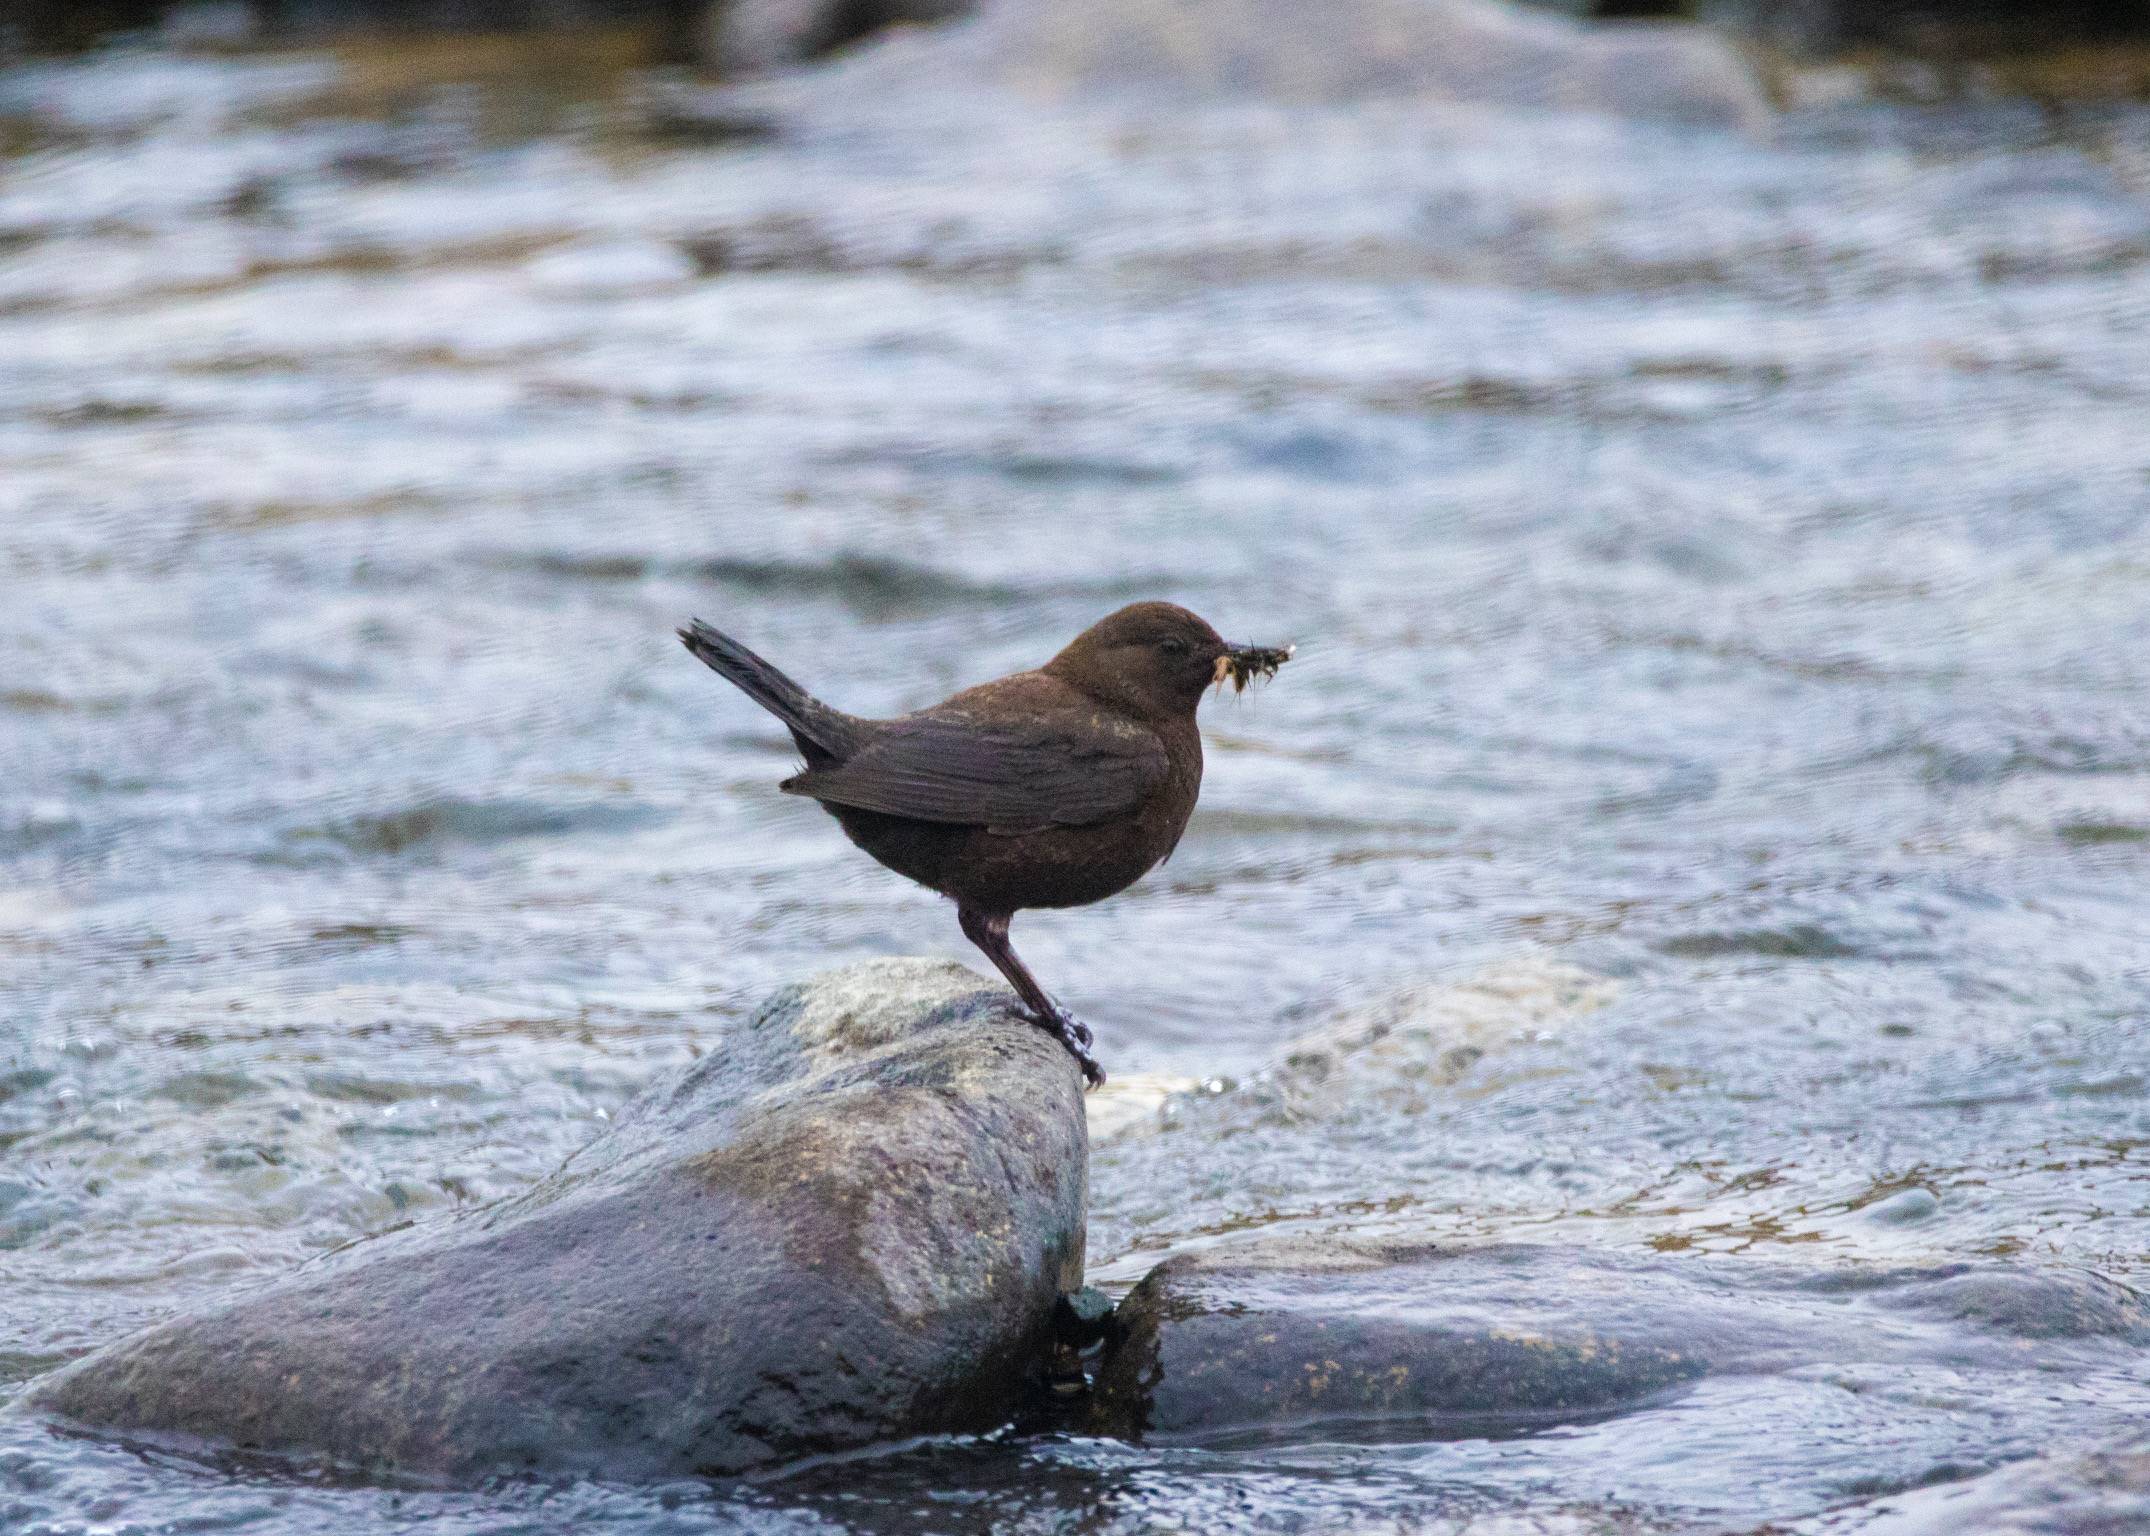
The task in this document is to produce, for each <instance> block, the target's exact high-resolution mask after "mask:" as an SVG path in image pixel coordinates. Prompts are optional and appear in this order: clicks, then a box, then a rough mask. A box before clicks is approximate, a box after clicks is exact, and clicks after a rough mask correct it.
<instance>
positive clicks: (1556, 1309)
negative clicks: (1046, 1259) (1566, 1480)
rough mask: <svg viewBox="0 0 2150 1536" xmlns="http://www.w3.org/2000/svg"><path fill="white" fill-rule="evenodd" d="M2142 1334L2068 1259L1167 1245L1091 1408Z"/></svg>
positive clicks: (1646, 1389) (1472, 1424)
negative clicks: (1175, 1250)
mask: <svg viewBox="0 0 2150 1536" xmlns="http://www.w3.org/2000/svg"><path fill="white" fill-rule="evenodd" d="M1937 1320H1945V1321H1946V1323H1947V1324H1948V1326H1941V1327H1937V1326H1936V1321H1937ZM2145 1341H2150V1310H2146V1309H2145V1307H2144V1305H2143V1303H2142V1301H2141V1300H2140V1298H2138V1297H2136V1296H2135V1295H2134V1294H2133V1293H2132V1292H2130V1291H2128V1290H2127V1289H2126V1288H2125V1287H2123V1286H2120V1285H2117V1284H2114V1283H2113V1282H2111V1281H2107V1280H2103V1279H2100V1278H2099V1277H2097V1276H2095V1275H2090V1274H2085V1273H2080V1272H2076V1271H2073V1270H2067V1269H2060V1268H2054V1269H2043V1268H2037V1267H2032V1266H2018V1265H1993V1264H1979V1265H1971V1264H1954V1265H1940V1266H1935V1267H1925V1268H1921V1267H1907V1268H1901V1269H1879V1270H1877V1269H1870V1268H1865V1267H1862V1266H1857V1265H1850V1264H1835V1265H1825V1266H1820V1267H1803V1266H1794V1265H1790V1264H1779V1263H1771V1262H1769V1261H1767V1260H1763V1259H1756V1258H1751V1257H1746V1258H1738V1259H1724V1260H1718V1259H1710V1258H1705V1257H1702V1256H1698V1255H1688V1256H1681V1257H1677V1258H1666V1257H1660V1256H1656V1255H1648V1256H1645V1255H1639V1254H1623V1253H1618V1252H1612V1251H1606V1250H1598V1249H1590V1248H1568V1247H1557V1246H1552V1245H1537V1244H1492V1245H1488V1246H1484V1247H1451V1246H1447V1245H1442V1244H1428V1243H1400V1242H1399V1243H1384V1242H1374V1241H1365V1240H1355V1239H1351V1238H1343V1237H1324V1238H1312V1237H1301V1238H1261V1237H1257V1238H1253V1239H1243V1240H1241V1241H1238V1242H1235V1243H1231V1244H1228V1245H1225V1246H1221V1247H1217V1248H1210V1249H1205V1250H1202V1251H1199V1252H1196V1253H1191V1254H1184V1255H1181V1256H1179V1257H1177V1258H1173V1259H1168V1260H1166V1261H1165V1262H1164V1263H1162V1264H1160V1265H1158V1266H1157V1268H1155V1269H1154V1270H1152V1271H1151V1272H1150V1273H1149V1275H1148V1276H1147V1277H1145V1278H1144V1279H1143V1281H1142V1283H1141V1284H1139V1285H1137V1286H1136V1287H1135V1288H1134V1290H1133V1291H1132V1292H1130V1293H1129V1295H1128V1297H1127V1299H1126V1300H1125V1301H1123V1302H1122V1303H1121V1304H1120V1307H1119V1310H1118V1312H1117V1313H1116V1314H1115V1315H1114V1317H1113V1320H1112V1323H1111V1325H1110V1328H1109V1333H1108V1343H1107V1345H1106V1352H1105V1355H1104V1357H1103V1359H1102V1361H1101V1362H1100V1365H1099V1368H1098V1372H1097V1379H1096V1387H1095V1390H1094V1392H1093V1393H1092V1396H1091V1401H1090V1410H1089V1411H1090V1422H1089V1428H1090V1429H1092V1430H1093V1431H1094V1432H1096V1433H1099V1434H1109V1435H1120V1436H1126V1437H1130V1438H1136V1437H1145V1436H1154V1437H1161V1438H1166V1439H1174V1440H1182V1441H1194V1442H1207V1443H1215V1442H1219V1441H1228V1442H1231V1443H1235V1444H1236V1443H1241V1442H1244V1441H1245V1440H1247V1439H1249V1438H1258V1439H1262V1440H1283V1439H1293V1438H1298V1439H1321V1440H1343V1439H1354V1438H1357V1439H1379V1440H1393V1439H1400V1438H1414V1439H1426V1440H1439V1439H1451V1438H1476V1437H1479V1436H1488V1437H1490V1436H1500V1435H1511V1434H1517V1433H1522V1432H1526V1431H1529V1430H1534V1429H1543V1428H1547V1427H1550V1426H1554V1425H1561V1424H1575V1423H1583V1422H1589V1421H1592V1420H1599V1419H1604V1418H1608V1417H1611V1416H1613V1415H1615V1414H1619V1413H1624V1412H1628V1411H1630V1410H1633V1409H1637V1408H1641V1407H1643V1406H1645V1405H1647V1404H1649V1403H1651V1402H1652V1401H1654V1400H1656V1399H1659V1398H1661V1397H1662V1396H1664V1395H1665V1394H1668V1393H1674V1392H1677V1391H1680V1390H1681V1389H1683V1388H1685V1387H1687V1386H1689V1385H1690V1384H1692V1383H1695V1382H1697V1381H1698V1380H1700V1379H1701V1378H1703V1377H1705V1376H1729V1375H1736V1376H1741V1377H1745V1378H1750V1379H1751V1378H1755V1377H1760V1376H1770V1375H1779V1374H1786V1373H1806V1374H1809V1375H1811V1374H1812V1373H1813V1372H1815V1371H1822V1372H1824V1373H1833V1374H1835V1375H1837V1376H1839V1377H1841V1378H1842V1379H1846V1380H1858V1379H1861V1373H1869V1372H1872V1373H1880V1374H1882V1375H1902V1374H1903V1373H1904V1372H1906V1371H1923V1370H1938V1371H1940V1372H1942V1373H1944V1374H1946V1375H1947V1376H1948V1377H1949V1378H1950V1379H1951V1380H1952V1381H1964V1380H1975V1379H1976V1373H1979V1372H1986V1371H1991V1372H1994V1373H1995V1374H1996V1377H1998V1376H1999V1375H2001V1374H2004V1373H2013V1372H2019V1371H2023V1370H2027V1369H2036V1370H2041V1371H2051V1372H2054V1373H2056V1374H2064V1373H2068V1372H2084V1371H2094V1370H2099V1369H2108V1368H2110V1366H2111V1362H2112V1361H2113V1360H2115V1359H2116V1358H2125V1356H2124V1353H2123V1352H2124V1351H2125V1350H2127V1349H2132V1348H2136V1347H2139V1346H2140V1345H2141V1344H2142V1343H2143V1342H2145ZM1963 1390H1965V1391H1969V1390H1971V1389H1970V1388H1969V1387H1965V1388H1964V1389H1963Z"/></svg>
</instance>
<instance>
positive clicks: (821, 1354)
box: [28, 960, 1088, 1481]
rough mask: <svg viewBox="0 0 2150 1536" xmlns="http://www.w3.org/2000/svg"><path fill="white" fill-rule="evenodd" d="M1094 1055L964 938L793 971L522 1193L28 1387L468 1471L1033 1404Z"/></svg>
mask: <svg viewBox="0 0 2150 1536" xmlns="http://www.w3.org/2000/svg"><path fill="white" fill-rule="evenodd" d="M1087 1176H1088V1148H1087V1142H1086V1138H1085V1131H1084V1123H1083V1100H1082V1083H1081V1078H1080V1076H1079V1075H1078V1073H1077V1072H1076V1070H1075V1067H1074V1064H1073V1062H1072V1060H1071V1059H1070V1058H1069V1056H1068V1054H1067V1053H1066V1052H1065V1051H1064V1050H1062V1049H1061V1048H1060V1046H1059V1045H1058V1043H1057V1042H1055V1041H1054V1040H1052V1039H1051V1038H1050V1037H1048V1036H1047V1035H1046V1034H1045V1033H1044V1032H1043V1031H1041V1030H1039V1029H1037V1028H1036V1027H1035V1026H1034V1025H1032V1024H1030V1023H1029V1022H1027V1021H1026V1020H1025V1019H1024V1018H1023V1017H1022V1016H1021V1015H1019V1014H1018V1013H1016V1012H1015V1011H1014V1007H1013V1000H1012V999H1011V998H1010V997H1009V996H1008V994H1007V993H1006V992H1004V991H1003V990H1001V989H1000V988H998V987H993V986H988V985H986V984H985V983H984V982H983V981H982V980H981V979H980V978H979V977H978V976H977V975H976V974H974V973H973V972H970V971H968V970H965V969H964V968H963V967H961V966H958V965H954V964H951V963H947V962H936V961H923V960H887V961H876V962H871V963H868V964H864V965H858V966H853V967H850V968H848V969H845V970H841V971H837V972H833V973H831V974H828V975H825V976H821V977H818V978H816V979H814V980H811V981H808V982H806V983H803V984H801V985H798V986H794V987H791V988H788V989H786V990H785V991H782V992H779V993H777V994H776V995H775V996H774V997H772V998H771V999H769V1001H768V1002H766V1003H765V1004H764V1005H763V1006H762V1007H761V1008H760V1010H759V1011H758V1012H756V1013H755V1015H754V1016H753V1017H752V1018H751V1019H750V1020H748V1021H747V1022H746V1023H745V1024H743V1025H742V1026H740V1027H739V1028H738V1029H736V1030H735V1031H733V1032H731V1033H730V1034H728V1035H727V1036H726V1038H725V1039H724V1040H723V1041H722V1042H721V1043H720V1044H719V1045H718V1047H717V1048H716V1049H715V1050H713V1051H712V1052H711V1053H710V1054H709V1055H707V1056H705V1057H704V1058H703V1059H702V1060H701V1061H699V1062H697V1063H696V1064H695V1065H694V1067H693V1068H692V1069H690V1070H689V1071H687V1072H686V1073H685V1074H684V1075H682V1076H680V1077H679V1078H678V1079H676V1080H675V1081H672V1082H670V1083H667V1084H663V1085H659V1086H658V1087H656V1088H653V1089H652V1090H650V1091H649V1092H647V1093H645V1094H644V1095H643V1096H642V1097H640V1098H639V1099H637V1100H636V1101H635V1102H634V1103H633V1104H631V1105H630V1106H629V1107H628V1109H627V1110H626V1111H625V1112H623V1114H622V1115H621V1117H620V1119H619V1122H618V1123H617V1125H616V1127H615V1128H614V1129H612V1130H611V1131H609V1132H608V1133H607V1134H605V1135H604V1136H602V1137H600V1138H599V1139H598V1140H597V1141H595V1142H593V1143H592V1144H591V1145H590V1146H589V1147H588V1148H586V1149H585V1150H584V1151H583V1152H581V1153H580V1154H578V1155H577V1156H575V1157H574V1158H572V1159H570V1160H569V1162H568V1163H567V1164H566V1165H565V1166H564V1167H563V1168H561V1169H560V1171H559V1172H557V1173H556V1174H554V1175H553V1176H552V1177H551V1178H549V1179H546V1180H545V1181H543V1182H542V1183H540V1184H538V1185H537V1186H535V1187H534V1188H532V1189H531V1190H529V1191H527V1192H526V1193H524V1194H522V1195H519V1196H517V1197H515V1198H513V1199H510V1200H507V1201H504V1202H502V1203H500V1204H498V1205H495V1206H492V1207H490V1208H487V1209H485V1210H482V1211H479V1212H476V1213H473V1214H472V1215H470V1216H468V1217H467V1218H463V1219H451V1220H449V1221H446V1222H442V1223H439V1224H435V1225H431V1226H427V1227H422V1228H415V1229H411V1230H408V1231H406V1232H403V1233H399V1234H395V1235H393V1236H389V1237H385V1238H377V1239H373V1240H370V1241H366V1242H362V1243H359V1244H356V1245H354V1246H353V1247H352V1248H350V1249H348V1250H345V1251H344V1252H343V1253H342V1254H340V1255H337V1256H335V1257H332V1258H331V1259H329V1260H327V1261H324V1262H323V1263H321V1264H320V1265H318V1266H316V1267H312V1268H310V1269H309V1270H306V1271H302V1272H301V1273H300V1274H299V1275H298V1276H296V1277H294V1278H292V1279H290V1280H287V1281H284V1282H282V1283H279V1284H276V1285H273V1286H271V1287H269V1288H267V1289H265V1290H262V1291H258V1292H255V1293H253V1294H250V1295H246V1296H243V1297H240V1298H238V1299H235V1300H233V1301H231V1302H229V1303H227V1304H224V1305H222V1306H220V1307H218V1308H216V1309H214V1310H211V1311H206V1312H202V1313H199V1314H196V1315H193V1316H189V1317H183V1318H180V1319H177V1320H175V1321H172V1322H168V1323H165V1324H162V1325H160V1326H158V1327H155V1328H152V1329H150V1330H148V1331H147V1332H145V1333H141V1334H138V1335H136V1336H134V1337H133V1338H130V1339H125V1340H122V1341H120V1342H119V1343H117V1344H114V1345H112V1346H110V1347H108V1348H106V1349H103V1350H101V1351H99V1352H97V1353H95V1354H93V1355H91V1356H89V1357H87V1358H86V1359H83V1360H81V1361H78V1362H76V1363H75V1364H73V1365H71V1366H69V1367H67V1368H66V1369H64V1370H63V1371H61V1372H59V1373H57V1374H56V1375H54V1376H52V1377H49V1378H47V1379H46V1380H45V1381H44V1382H42V1383H41V1384H39V1385H38V1386H36V1387H35V1388H33V1390H32V1391H31V1393H30V1394H29V1399H28V1401H29V1403H30V1404H31V1406H32V1407H34V1408H35V1409H38V1410H41V1411H43V1412H45V1413H48V1414H51V1415H55V1416H58V1417H60V1418H63V1419H66V1420H68V1421H71V1422H73V1423H74V1424H77V1425H81V1426H87V1427H93V1428H97V1429H101V1430H110V1431H122V1432H126V1433H128V1434H131V1435H147V1436H151V1437H159V1436H178V1437H184V1438H186V1439H187V1440H189V1441H195V1442H201V1441H206V1442H210V1443H213V1444H218V1445H224V1446H230V1447H233V1448H236V1449H241V1450H247V1451H261V1452H271V1453H287V1454H297V1455H303V1456H306V1457H309V1458H325V1459H327V1460H329V1461H332V1462H334V1463H336V1464H339V1465H343V1466H351V1467H356V1468H359V1469H361V1470H366V1471H370V1472H376V1473H392V1474H395V1475H398V1476H413V1477H420V1478H427V1479H446V1480H457V1481H459V1480H467V1479H472V1478H477V1477H481V1476H485V1475H488V1474H492V1473H498V1472H521V1471H545V1472H566V1473H588V1474H601V1475H604V1476H607V1477H614V1478H623V1477H653V1476H667V1475H679V1474H691V1473H731V1472H738V1471H742V1470H746V1469H749V1468H753V1467H756V1466H761V1465H765V1464H769V1463H774V1462H780V1461H784V1460H788V1459H791V1458H795V1457H799V1456H803V1455H807V1454H812V1453H817V1452H826V1451H834V1450H841V1449H846V1448H849V1447H854V1446H859V1445H864V1444H868V1443H871V1442H874V1441H877V1440H883V1439H888V1438H893V1437H901V1436H907V1435H916V1434H927V1433H939V1432H960V1431H971V1430H983V1429H988V1428H991V1427H993V1426H995V1425H997V1424H1000V1423H1004V1422H1006V1421H1007V1419H1008V1418H1009V1417H1011V1415H1012V1414H1014V1412H1015V1411H1016V1410H1017V1408H1018V1407H1019V1406H1020V1404H1021V1402H1022V1400H1023V1397H1024V1393H1025V1389H1026V1378H1027V1376H1028V1375H1029V1373H1031V1372H1032V1370H1033V1369H1034V1367H1036V1366H1037V1365H1038V1363H1039V1362H1040V1361H1041V1360H1042V1359H1043V1358H1044V1356H1045V1354H1046V1352H1047V1350H1048V1349H1049V1347H1050V1344H1051V1338H1052V1316H1053V1306H1054V1301H1055V1299H1056V1298H1057V1297H1058V1296H1059V1294H1060V1293H1061V1292H1063V1291H1065V1290H1069V1289H1072V1288H1074V1287H1076V1286H1079V1285H1080V1284H1081V1276H1082V1267H1083V1222H1084V1214H1085V1206H1086V1198H1087V1182H1086V1181H1087Z"/></svg>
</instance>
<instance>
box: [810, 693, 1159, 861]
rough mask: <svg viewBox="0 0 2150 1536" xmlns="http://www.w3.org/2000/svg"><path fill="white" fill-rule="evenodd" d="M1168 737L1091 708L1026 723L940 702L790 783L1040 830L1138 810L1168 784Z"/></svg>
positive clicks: (885, 808)
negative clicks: (1160, 737)
mask: <svg viewBox="0 0 2150 1536" xmlns="http://www.w3.org/2000/svg"><path fill="white" fill-rule="evenodd" d="M1166 771H1167V764H1166V761H1165V749H1164V744H1163V743H1162V742H1160V741H1159V740H1158V739H1157V737H1156V735H1155V734H1154V733H1153V732H1151V731H1148V730H1145V729H1144V728H1143V727H1141V726H1139V725H1137V724H1135V723H1134V722H1133V721H1129V720H1119V719H1115V718H1113V717H1112V716H1109V715H1100V714H1097V713H1094V712H1091V711H1088V710H1083V711H1067V712H1064V713H1063V712H1057V711H1056V712H1051V713H1046V714H1043V715H1041V716H1033V717H1032V718H1030V719H1026V720H1024V721H1023V722H1022V724H1021V726H1020V727H1011V726H1010V725H1008V724H1007V723H1005V722H1004V721H997V720H991V719H981V718H979V717H978V716H977V715H974V714H972V713H971V712H970V711H968V710H965V709H961V708H954V707H950V706H946V705H944V706H941V707H940V708H937V709H932V710H927V711H925V712H923V713H921V714H916V715H906V716H904V717H903V718H902V719H900V720H891V721H889V722H887V724H886V726H885V727H884V729H882V730H881V731H879V732H877V733H876V734H875V736H874V738H873V739H872V740H871V741H870V742H868V743H867V745H866V746H864V747H863V748H862V749H861V750H860V751H859V752H857V753H856V754H854V755H853V756H852V757H850V758H848V759H846V760H845V761H843V762H841V763H838V764H835V765H833V766H830V767H823V768H810V769H808V770H807V771H806V772H804V773H801V774H799V775H797V776H796V777H794V778H791V779H787V780H786V781H785V782H784V786H783V787H784V788H785V789H786V790H788V791H789V792H791V793H792V794H795V795H811V796H812V797H813V798H814V799H816V800H823V801H827V802H829V803H831V804H835V805H849V806H856V807H858V808H859V809H860V810H867V811H882V812H885V813H887V814H888V815H891V816H908V817H911V818H912V819H913V820H917V821H937V822H946V823H950V824H953V825H958V826H978V827H988V828H990V829H992V830H993V831H996V832H1010V833H1013V832H1031V831H1036V830H1038V829H1040V828H1043V827H1051V826H1084V825H1087V824H1088V823H1091V822H1096V821H1103V820H1105V819H1106V818H1108V817H1111V816H1118V815H1124V814H1126V813H1128V812H1131V811H1133V810H1134V809H1135V808H1136V807H1137V806H1138V805H1140V804H1141V803H1142V801H1143V799H1144V798H1145V797H1146V796H1147V795H1148V794H1149V793H1150V791H1151V790H1153V789H1155V788H1156V787H1157V785H1158V784H1159V783H1160V782H1162V780H1163V779H1164V777H1165V774H1166Z"/></svg>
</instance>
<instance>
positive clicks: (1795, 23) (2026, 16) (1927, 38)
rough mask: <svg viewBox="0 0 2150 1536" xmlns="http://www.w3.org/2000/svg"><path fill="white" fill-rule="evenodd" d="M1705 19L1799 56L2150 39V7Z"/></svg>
mask: <svg viewBox="0 0 2150 1536" xmlns="http://www.w3.org/2000/svg"><path fill="white" fill-rule="evenodd" d="M1699 10H1700V12H1701V14H1702V16H1703V17H1704V19H1706V20H1708V21H1711V22H1715V23H1718V24H1720V25H1723V26H1726V27H1730V28H1733V29H1735V30H1738V31H1742V32H1746V33H1749V34H1751V35H1753V36H1756V37H1758V38H1760V39H1762V40H1763V41H1765V42H1768V43H1771V44H1773V45H1775V46H1778V47H1782V48H1789V49H1792V50H1794V51H1798V52H1833V51H1836V50H1840V49H1846V48H1859V47H1882V48H1891V49H1897V50H1901V51H1903V52H1906V53H1913V54H1920V55H1929V56H1934V57H1943V58H1947V57H1964V56H1975V55H1978V54H1982V53H1993V52H2003V51H2009V50H2013V49H2021V48H2050V47H2052V46H2054V45H2055V44H2064V43H2071V42H2074V43H2087V42H2109V41H2112V40H2115V39H2120V38H2129V37H2138V38H2139V37H2150V0H1701V4H1700V5H1699Z"/></svg>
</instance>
